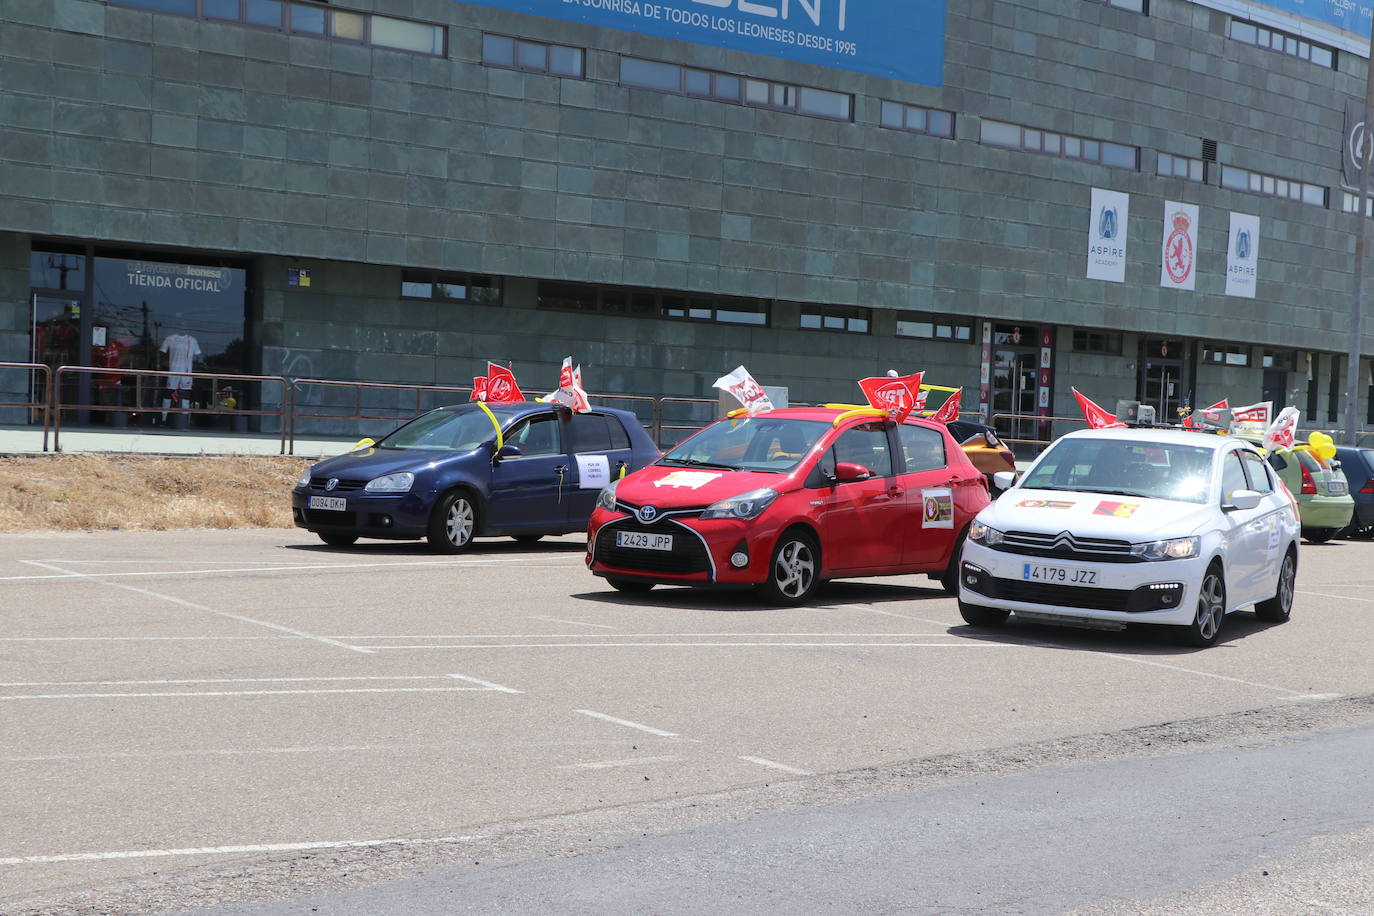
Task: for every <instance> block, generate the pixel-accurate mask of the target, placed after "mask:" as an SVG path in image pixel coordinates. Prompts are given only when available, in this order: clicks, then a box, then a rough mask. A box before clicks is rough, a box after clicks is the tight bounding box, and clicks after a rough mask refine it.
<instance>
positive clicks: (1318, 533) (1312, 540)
mask: <svg viewBox="0 0 1374 916" xmlns="http://www.w3.org/2000/svg"><path fill="white" fill-rule="evenodd" d="M1339 530H1340V529H1339V528H1304V529H1302V536H1303V537H1304V538H1305V539H1306V540H1307V542H1308V543H1309V544H1325V543H1326V542H1327V541H1329V540H1331V539H1332V538H1333V537H1335V536H1336V532H1337V531H1339Z"/></svg>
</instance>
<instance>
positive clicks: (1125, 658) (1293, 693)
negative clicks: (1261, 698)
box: [1104, 652, 1315, 699]
mask: <svg viewBox="0 0 1374 916" xmlns="http://www.w3.org/2000/svg"><path fill="white" fill-rule="evenodd" d="M1104 654H1105V655H1106V657H1107V658H1114V659H1116V660H1117V661H1121V662H1134V663H1135V664H1137V665H1149V666H1151V667H1154V668H1167V669H1168V670H1170V671H1181V672H1183V673H1184V674H1193V675H1196V676H1198V677H1207V678H1212V679H1213V680H1218V681H1230V682H1231V683H1232V684H1244V685H1245V686H1246V687H1258V688H1260V689H1261V690H1272V691H1273V692H1275V693H1286V694H1288V695H1289V696H1290V697H1294V698H1302V699H1310V698H1312V697H1313V696H1315V694H1310V693H1304V692H1303V691H1301V690H1293V689H1292V688H1289V687H1277V686H1275V685H1273V684H1261V683H1258V682H1257V681H1247V680H1244V679H1243V678H1238V677H1231V676H1229V675H1226V674H1213V673H1212V672H1210V671H1199V670H1197V669H1196V668H1185V667H1183V666H1182V665H1170V664H1166V663H1165V662H1157V661H1154V660H1152V659H1148V658H1132V657H1131V656H1129V655H1114V654H1112V653H1110V652H1107V653H1104Z"/></svg>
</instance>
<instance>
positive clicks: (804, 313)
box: [801, 305, 873, 334]
mask: <svg viewBox="0 0 1374 916" xmlns="http://www.w3.org/2000/svg"><path fill="white" fill-rule="evenodd" d="M872 324H873V310H872V309H869V308H860V307H857V306H845V305H819V306H818V305H804V306H802V310H801V326H802V328H804V329H806V330H811V331H848V332H849V333H851V334H867V333H868V332H869V328H870V327H871V326H872Z"/></svg>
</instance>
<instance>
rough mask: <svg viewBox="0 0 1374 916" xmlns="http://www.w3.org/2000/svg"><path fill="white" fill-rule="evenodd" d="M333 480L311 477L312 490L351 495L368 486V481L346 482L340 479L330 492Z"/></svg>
mask: <svg viewBox="0 0 1374 916" xmlns="http://www.w3.org/2000/svg"><path fill="white" fill-rule="evenodd" d="M331 479H332V478H329V477H311V478H310V489H312V490H316V491H318V492H320V493H326V492H327V493H351V492H353V491H354V490H361V489H362V488H363V487H365V486H367V481H366V480H344V479H343V478H342V477H340V478H339V482H338V484H337V485H335V487H334V489H332V490H329V489H328V485H329V481H330V480H331Z"/></svg>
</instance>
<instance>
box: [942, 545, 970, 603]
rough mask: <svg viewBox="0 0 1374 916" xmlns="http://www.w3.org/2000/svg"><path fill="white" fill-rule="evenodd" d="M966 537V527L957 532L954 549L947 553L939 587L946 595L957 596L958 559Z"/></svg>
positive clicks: (962, 551) (960, 557) (961, 554)
mask: <svg viewBox="0 0 1374 916" xmlns="http://www.w3.org/2000/svg"><path fill="white" fill-rule="evenodd" d="M967 538H968V529H967V528H965V529H964V530H963V531H961V532H959V539H958V540H957V541H955V542H954V550H953V551H951V552H950V555H949V565H948V566H946V567H945V571H944V572H943V573H941V574H940V587H941V588H943V589H944V590H945V593H946V594H947V595H950V596H952V597H955V598H958V597H959V561H960V559H962V558H963V553H964V541H965V540H966V539H967Z"/></svg>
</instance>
